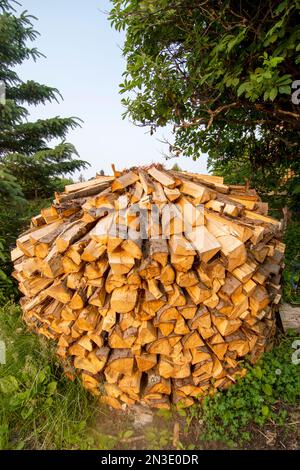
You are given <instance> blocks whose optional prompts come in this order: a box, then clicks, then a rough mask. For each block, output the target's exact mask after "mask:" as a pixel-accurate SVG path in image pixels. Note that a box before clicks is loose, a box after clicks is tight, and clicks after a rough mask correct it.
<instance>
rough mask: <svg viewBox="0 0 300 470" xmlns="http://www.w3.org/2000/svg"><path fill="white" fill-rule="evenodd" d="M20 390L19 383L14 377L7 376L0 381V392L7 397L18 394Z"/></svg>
mask: <svg viewBox="0 0 300 470" xmlns="http://www.w3.org/2000/svg"><path fill="white" fill-rule="evenodd" d="M18 388H19V383H18V381H17V379H16V377H14V376H13V375H7V376H6V377H2V378H1V379H0V391H1V392H2V393H4V394H5V395H10V394H12V393H14V392H16V391H17V390H18Z"/></svg>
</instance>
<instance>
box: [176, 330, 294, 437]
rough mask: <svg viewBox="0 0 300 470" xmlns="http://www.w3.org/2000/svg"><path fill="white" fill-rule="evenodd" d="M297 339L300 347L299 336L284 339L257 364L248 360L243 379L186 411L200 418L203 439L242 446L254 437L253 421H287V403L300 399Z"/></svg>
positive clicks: (258, 422) (261, 425)
mask: <svg viewBox="0 0 300 470" xmlns="http://www.w3.org/2000/svg"><path fill="white" fill-rule="evenodd" d="M296 340H298V346H297V349H298V350H299V344H300V341H299V340H300V337H299V336H298V337H297V336H295V335H291V336H287V337H283V338H281V341H280V343H279V345H278V346H277V347H275V348H274V349H273V350H272V351H270V352H268V353H266V354H264V356H263V357H262V359H261V360H260V361H259V362H258V363H257V364H256V365H254V366H253V365H249V364H247V363H246V367H247V369H248V373H247V375H246V377H245V378H244V379H242V380H239V382H238V383H237V384H236V385H234V386H232V387H231V388H230V389H228V390H227V391H225V392H222V393H217V394H216V395H215V396H214V397H207V398H205V400H204V404H203V406H201V407H199V406H194V407H193V408H192V409H191V410H188V411H187V412H186V413H187V415H188V416H190V417H192V418H196V420H197V421H198V420H199V419H201V421H202V423H203V426H204V433H203V434H202V439H203V440H204V441H221V442H223V443H226V444H227V445H237V444H238V445H241V444H242V443H243V442H245V441H248V440H250V439H251V437H252V436H251V434H250V432H249V431H250V425H252V424H255V425H257V426H259V427H263V426H264V425H265V424H266V423H270V422H272V423H276V424H277V425H278V426H282V425H284V424H285V422H286V419H287V416H288V413H287V409H288V406H289V405H296V404H297V403H298V401H299V399H300V374H299V367H300V365H299V364H294V363H293V362H292V355H293V353H295V349H294V348H293V344H294V342H295V341H296ZM298 357H299V358H300V354H298ZM182 413H185V411H182Z"/></svg>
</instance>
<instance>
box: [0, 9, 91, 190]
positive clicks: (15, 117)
mask: <svg viewBox="0 0 300 470" xmlns="http://www.w3.org/2000/svg"><path fill="white" fill-rule="evenodd" d="M16 5H18V4H17V3H16V2H14V1H8V0H0V37H1V50H0V81H2V83H4V84H5V89H6V102H5V104H0V165H1V168H2V171H4V170H5V171H6V172H7V173H10V174H11V175H12V176H14V177H15V178H16V180H17V182H18V183H19V184H20V186H21V188H22V189H23V192H24V194H25V196H26V197H28V198H32V197H36V196H48V195H50V194H51V193H52V192H53V189H54V183H55V181H56V179H57V177H59V176H62V175H65V174H67V173H73V172H74V171H76V170H80V169H81V168H85V167H86V166H87V163H86V162H84V161H83V160H80V159H79V158H78V155H77V152H76V149H75V148H74V146H73V145H72V144H70V143H68V142H66V141H65V138H66V136H67V133H68V131H69V130H70V129H74V128H76V127H77V126H78V125H79V120H78V119H77V118H73V117H69V118H62V117H59V116H56V117H53V118H50V119H39V120H37V121H36V122H31V121H30V120H29V111H28V109H27V106H28V105H40V104H43V105H45V104H47V103H51V102H52V101H54V100H55V101H58V100H59V98H60V94H59V92H58V90H57V89H56V88H52V87H49V86H46V85H43V84H40V83H37V82H35V81H33V80H30V81H27V82H23V81H22V80H21V78H20V77H19V76H18V74H17V73H16V71H15V66H17V65H20V64H22V63H23V62H24V61H25V60H28V59H33V60H35V61H36V60H37V59H38V58H39V57H41V55H42V54H41V53H40V52H39V51H38V50H37V49H36V48H35V47H31V44H30V43H31V42H34V40H35V39H36V37H37V35H38V32H37V31H35V29H34V27H33V21H34V20H35V18H34V17H33V16H31V15H29V14H28V13H27V12H26V11H25V12H23V13H21V14H20V15H17V13H16V11H15V9H14V6H16ZM52 139H59V140H60V142H59V144H58V145H56V146H54V147H51V144H50V142H51V141H52ZM4 183H5V185H6V186H7V185H8V184H9V179H8V180H5V182H4V181H3V180H2V179H1V180H0V185H3V184H4ZM0 192H1V189H0Z"/></svg>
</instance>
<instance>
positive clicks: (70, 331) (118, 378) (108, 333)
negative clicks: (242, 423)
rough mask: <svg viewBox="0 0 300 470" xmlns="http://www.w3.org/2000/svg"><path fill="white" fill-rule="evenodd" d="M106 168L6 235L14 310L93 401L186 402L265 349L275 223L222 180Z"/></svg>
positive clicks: (274, 283) (271, 315)
mask: <svg viewBox="0 0 300 470" xmlns="http://www.w3.org/2000/svg"><path fill="white" fill-rule="evenodd" d="M113 171H114V176H111V177H104V176H103V177H102V176H97V177H96V178H94V179H93V180H90V181H87V182H82V183H75V184H73V185H67V186H66V188H65V192H64V193H62V194H56V197H55V202H54V203H53V204H52V205H51V206H50V207H47V208H45V209H42V211H41V213H40V214H39V215H37V216H35V217H33V218H32V221H31V228H30V229H29V230H28V231H27V232H25V233H24V234H22V235H21V236H20V237H19V239H18V240H17V247H16V248H14V249H13V250H12V253H11V258H12V261H13V263H14V272H13V277H14V278H15V279H16V280H17V281H18V283H19V289H20V292H21V293H22V294H23V296H24V297H23V298H22V299H21V302H20V303H21V306H22V309H23V317H24V320H25V322H26V323H27V324H28V326H29V327H30V328H31V329H34V330H35V331H36V332H37V333H38V334H41V335H43V336H45V337H47V338H48V339H51V340H54V341H55V342H56V343H57V355H58V356H59V357H60V358H61V359H62V360H63V361H64V363H68V370H67V374H68V376H70V377H72V378H74V371H77V373H78V375H79V376H80V377H81V379H82V382H83V385H84V387H85V388H86V389H87V390H89V391H90V392H91V393H93V394H94V395H96V396H97V397H99V399H100V400H101V401H102V402H103V403H107V404H108V405H109V406H112V407H114V408H116V409H120V408H124V407H125V406H132V405H133V404H134V403H136V402H138V401H139V402H141V403H143V404H146V405H149V406H151V407H154V408H166V409H169V408H170V406H171V404H175V405H176V406H180V407H181V406H183V407H184V406H190V405H191V404H193V403H194V402H195V401H196V400H198V399H199V397H202V396H204V395H207V394H213V393H214V392H215V391H216V390H217V389H218V390H222V389H226V388H227V387H229V386H230V385H231V384H232V383H234V382H235V381H236V379H237V378H238V377H242V376H243V375H244V374H245V369H244V368H243V363H242V360H243V358H244V356H245V355H248V354H249V357H250V358H251V360H252V361H253V362H255V361H257V360H258V359H259V357H260V355H261V354H262V353H263V352H264V351H266V350H267V349H268V348H269V347H270V346H271V345H272V337H273V335H274V333H275V311H276V309H278V304H279V302H280V299H281V286H280V277H281V271H282V267H283V262H284V249H285V246H284V244H283V243H281V242H280V228H281V226H280V223H279V222H278V221H276V220H275V219H272V218H271V217H269V216H268V207H267V204H265V203H263V202H262V201H261V200H260V198H259V196H258V195H257V193H256V192H255V191H254V190H251V189H249V188H248V186H237V185H235V186H232V185H226V184H224V182H223V179H222V178H221V177H216V176H211V175H197V174H196V173H189V172H176V171H173V170H172V171H168V170H166V169H164V168H163V167H162V166H161V165H151V166H150V167H148V168H147V167H144V168H133V169H131V170H129V171H126V170H124V171H117V170H116V169H115V168H114V167H113ZM285 310H286V311H287V312H288V310H289V309H287V308H286V309H285ZM293 311H294V310H293ZM288 313H289V312H288ZM284 314H285V313H284V311H282V322H283V323H284V327H285V328H288V326H289V325H292V326H293V325H294V324H295V321H296V320H297V319H295V314H294V313H293V315H292V320H289V319H286V318H288V315H286V318H285V317H284ZM70 370H72V373H70Z"/></svg>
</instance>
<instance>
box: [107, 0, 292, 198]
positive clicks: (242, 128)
mask: <svg viewBox="0 0 300 470" xmlns="http://www.w3.org/2000/svg"><path fill="white" fill-rule="evenodd" d="M112 4H113V7H112V9H111V12H110V20H111V23H112V25H113V26H114V27H115V28H116V29H117V30H122V29H125V28H126V39H125V44H124V56H125V57H126V60H127V65H126V70H125V72H124V81H123V83H122V84H121V85H120V91H121V93H125V94H126V97H125V98H124V99H123V100H122V102H123V104H124V106H125V107H126V111H125V114H124V116H129V117H130V118H131V119H132V120H133V121H134V122H135V123H136V124H138V125H141V126H150V128H151V131H152V133H153V132H155V130H156V129H157V128H158V127H160V126H165V125H166V124H170V123H171V124H173V125H174V144H173V147H172V150H173V152H174V153H175V154H178V152H182V153H183V154H184V155H186V156H190V157H193V158H194V159H196V158H198V157H199V156H200V154H201V152H204V153H205V152H207V153H208V154H209V161H210V165H211V168H212V169H213V170H214V169H215V168H217V167H220V161H221V164H222V165H223V167H224V168H226V165H227V164H229V162H232V161H235V162H236V163H238V161H239V159H242V160H243V161H244V159H245V162H246V166H248V169H249V172H248V176H249V177H250V178H253V177H254V176H255V175H257V174H258V172H260V174H261V175H262V176H263V177H262V178H261V180H264V183H265V184H268V178H269V177H271V176H272V185H274V184H275V186H276V187H277V188H280V186H281V185H282V184H284V185H285V184H286V178H284V175H285V173H286V172H287V170H290V175H292V177H291V178H289V180H288V181H289V182H288V185H289V188H288V189H289V194H292V193H293V194H294V195H296V194H298V193H299V192H300V176H299V175H300V164H299V161H300V159H299V154H300V139H299V137H300V107H299V102H300V100H299V98H300V81H299V79H300V69H299V63H300V43H299V36H300V21H299V20H300V18H299V16H300V15H299V13H300V2H299V0H289V1H288V0H283V1H282V0H281V1H280V0H270V1H268V2H256V1H247V0H242V1H240V2H236V1H233V0H222V1H221V0H216V1H215V0H205V1H202V0H171V1H169V0H143V1H136V0H112ZM244 169H245V168H244ZM263 172H264V173H263ZM275 180H276V181H275ZM274 181H275V183H274Z"/></svg>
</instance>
